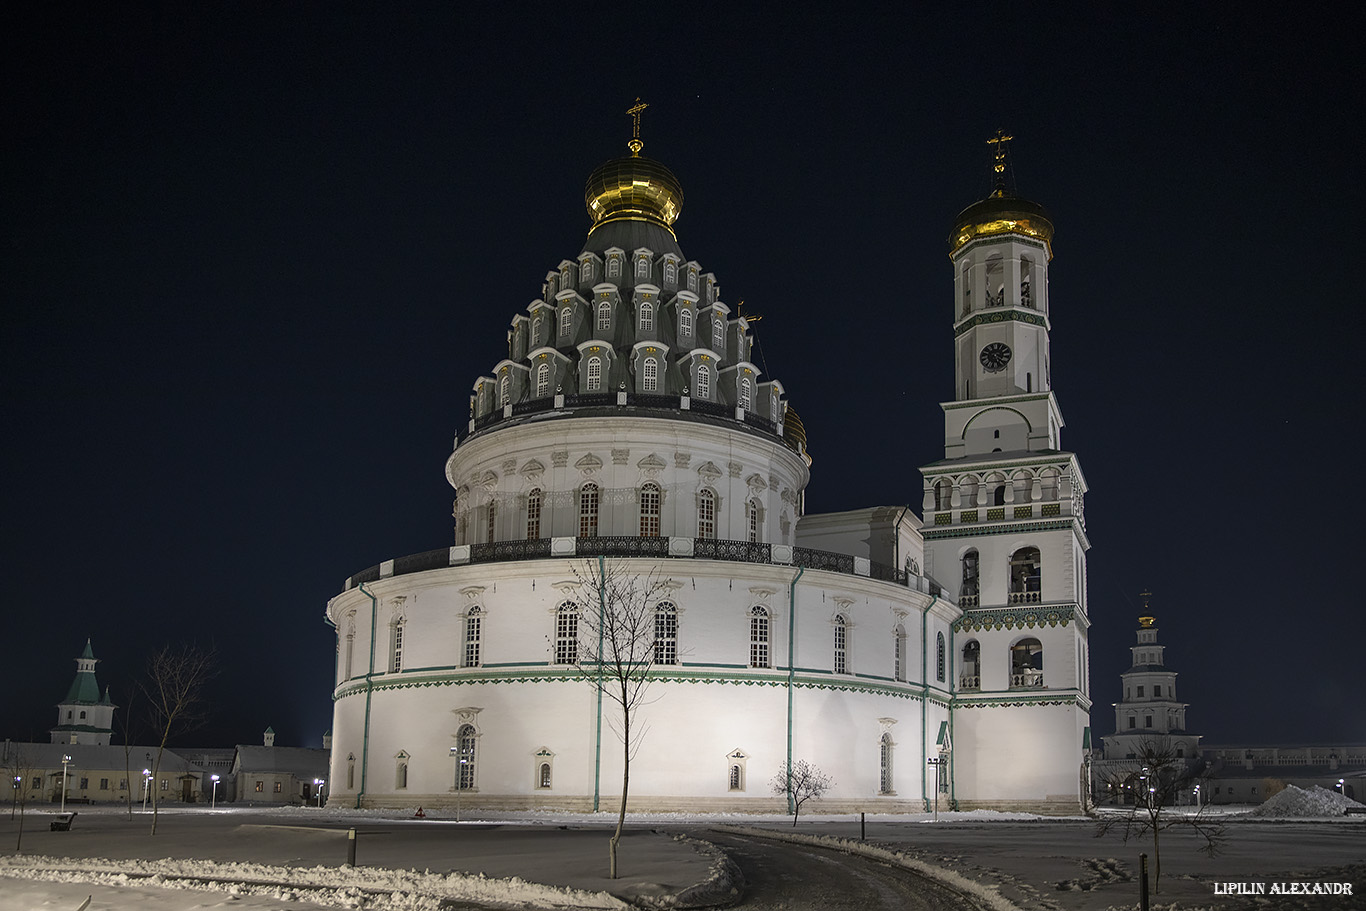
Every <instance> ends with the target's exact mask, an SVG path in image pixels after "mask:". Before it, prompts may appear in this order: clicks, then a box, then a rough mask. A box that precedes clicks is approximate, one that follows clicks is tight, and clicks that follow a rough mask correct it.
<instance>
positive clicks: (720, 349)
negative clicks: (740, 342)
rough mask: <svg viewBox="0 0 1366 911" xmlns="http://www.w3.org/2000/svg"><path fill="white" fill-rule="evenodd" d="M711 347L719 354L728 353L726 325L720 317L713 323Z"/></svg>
mask: <svg viewBox="0 0 1366 911" xmlns="http://www.w3.org/2000/svg"><path fill="white" fill-rule="evenodd" d="M711 347H712V350H714V351H715V352H716V353H717V354H725V353H726V324H725V323H724V322H722V321H721V317H719V316H718V317H716V318H715V319H713V320H712V321H711Z"/></svg>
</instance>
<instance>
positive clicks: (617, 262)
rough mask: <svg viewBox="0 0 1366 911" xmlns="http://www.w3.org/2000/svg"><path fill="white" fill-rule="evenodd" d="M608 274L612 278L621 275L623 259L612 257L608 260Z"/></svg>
mask: <svg viewBox="0 0 1366 911" xmlns="http://www.w3.org/2000/svg"><path fill="white" fill-rule="evenodd" d="M607 274H608V276H610V277H612V278H615V277H616V276H618V275H620V274H621V257H619V256H616V255H612V256H609V257H608V258H607Z"/></svg>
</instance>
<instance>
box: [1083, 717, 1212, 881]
mask: <svg viewBox="0 0 1366 911" xmlns="http://www.w3.org/2000/svg"><path fill="white" fill-rule="evenodd" d="M1107 779H1108V781H1107V783H1108V784H1109V785H1110V787H1111V789H1112V790H1113V791H1114V792H1115V793H1116V794H1118V795H1120V796H1121V799H1124V800H1128V799H1129V797H1130V795H1132V800H1133V802H1132V804H1130V805H1128V807H1127V811H1126V812H1123V813H1119V814H1107V815H1105V816H1104V818H1102V819H1101V821H1100V823H1099V824H1098V825H1097V826H1096V837H1097V838H1099V837H1101V836H1103V835H1105V834H1107V833H1109V832H1110V831H1112V830H1115V829H1118V830H1120V832H1121V834H1122V835H1123V836H1124V841H1125V843H1126V844H1127V843H1128V841H1129V840H1130V839H1132V838H1142V837H1143V836H1144V835H1146V834H1148V833H1149V832H1151V833H1152V836H1153V863H1154V876H1153V890H1154V891H1155V892H1161V891H1162V885H1161V884H1162V844H1161V838H1160V836H1161V834H1162V833H1163V832H1165V831H1167V830H1169V829H1174V828H1182V829H1186V830H1189V831H1191V832H1194V833H1195V834H1196V835H1198V836H1199V837H1200V838H1201V839H1202V840H1203V841H1204V844H1203V845H1201V847H1200V850H1202V851H1204V852H1205V853H1206V854H1208V855H1210V856H1211V857H1213V856H1214V855H1216V854H1218V853H1219V848H1220V847H1221V846H1222V844H1223V841H1224V827H1223V825H1222V824H1221V823H1218V822H1213V821H1211V820H1210V819H1209V818H1208V817H1206V816H1204V810H1205V806H1206V804H1205V803H1204V802H1203V801H1201V800H1200V799H1199V797H1198V794H1199V791H1200V790H1208V788H1207V787H1205V784H1206V782H1207V781H1208V780H1209V779H1208V776H1207V775H1205V774H1204V773H1202V772H1201V771H1200V770H1199V766H1198V765H1197V764H1196V760H1193V759H1192V760H1188V759H1187V758H1185V757H1182V756H1177V755H1176V751H1175V749H1174V748H1173V747H1172V745H1171V742H1170V741H1169V740H1167V738H1165V737H1161V738H1157V739H1154V740H1148V741H1144V743H1143V745H1142V746H1141V747H1139V750H1138V752H1137V754H1136V755H1135V758H1134V759H1133V760H1131V761H1130V762H1129V763H1128V764H1126V765H1125V766H1123V767H1121V768H1120V769H1118V770H1117V771H1115V772H1112V773H1111V774H1110V775H1108V776H1107ZM1192 803H1193V804H1194V806H1195V809H1194V811H1193V812H1187V813H1181V812H1171V811H1170V810H1171V808H1172V807H1175V806H1177V805H1178V804H1192Z"/></svg>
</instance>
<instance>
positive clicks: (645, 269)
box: [636, 255, 650, 278]
mask: <svg viewBox="0 0 1366 911" xmlns="http://www.w3.org/2000/svg"><path fill="white" fill-rule="evenodd" d="M649 277H650V258H649V257H648V256H644V255H642V256H639V257H637V258H636V278H649Z"/></svg>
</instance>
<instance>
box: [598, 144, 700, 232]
mask: <svg viewBox="0 0 1366 911" xmlns="http://www.w3.org/2000/svg"><path fill="white" fill-rule="evenodd" d="M640 146H641V144H640V142H639V140H632V141H631V149H632V154H631V155H630V156H628V157H626V158H613V159H612V160H611V161H608V162H604V163H603V164H601V165H599V166H598V167H597V168H596V169H595V170H594V171H593V173H592V174H590V175H589V176H588V184H587V186H585V187H584V191H583V202H584V205H585V206H587V207H588V216H589V218H591V219H593V225H594V227H596V226H598V225H601V224H604V223H606V222H609V221H622V220H629V221H648V222H654V223H655V224H658V225H662V226H663V227H664V228H666V229H667V230H668V231H669V233H670V234H672V233H673V228H672V225H673V223H674V222H675V221H676V220H677V219H678V215H679V213H680V212H682V211H683V187H682V186H681V185H680V184H679V183H678V178H677V177H675V176H674V175H673V172H672V171H670V170H669V169H668V168H666V167H665V166H664V165H662V164H660V163H659V162H657V161H655V160H654V159H653V158H646V157H644V156H643V155H641V154H640V153H639V148H640Z"/></svg>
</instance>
